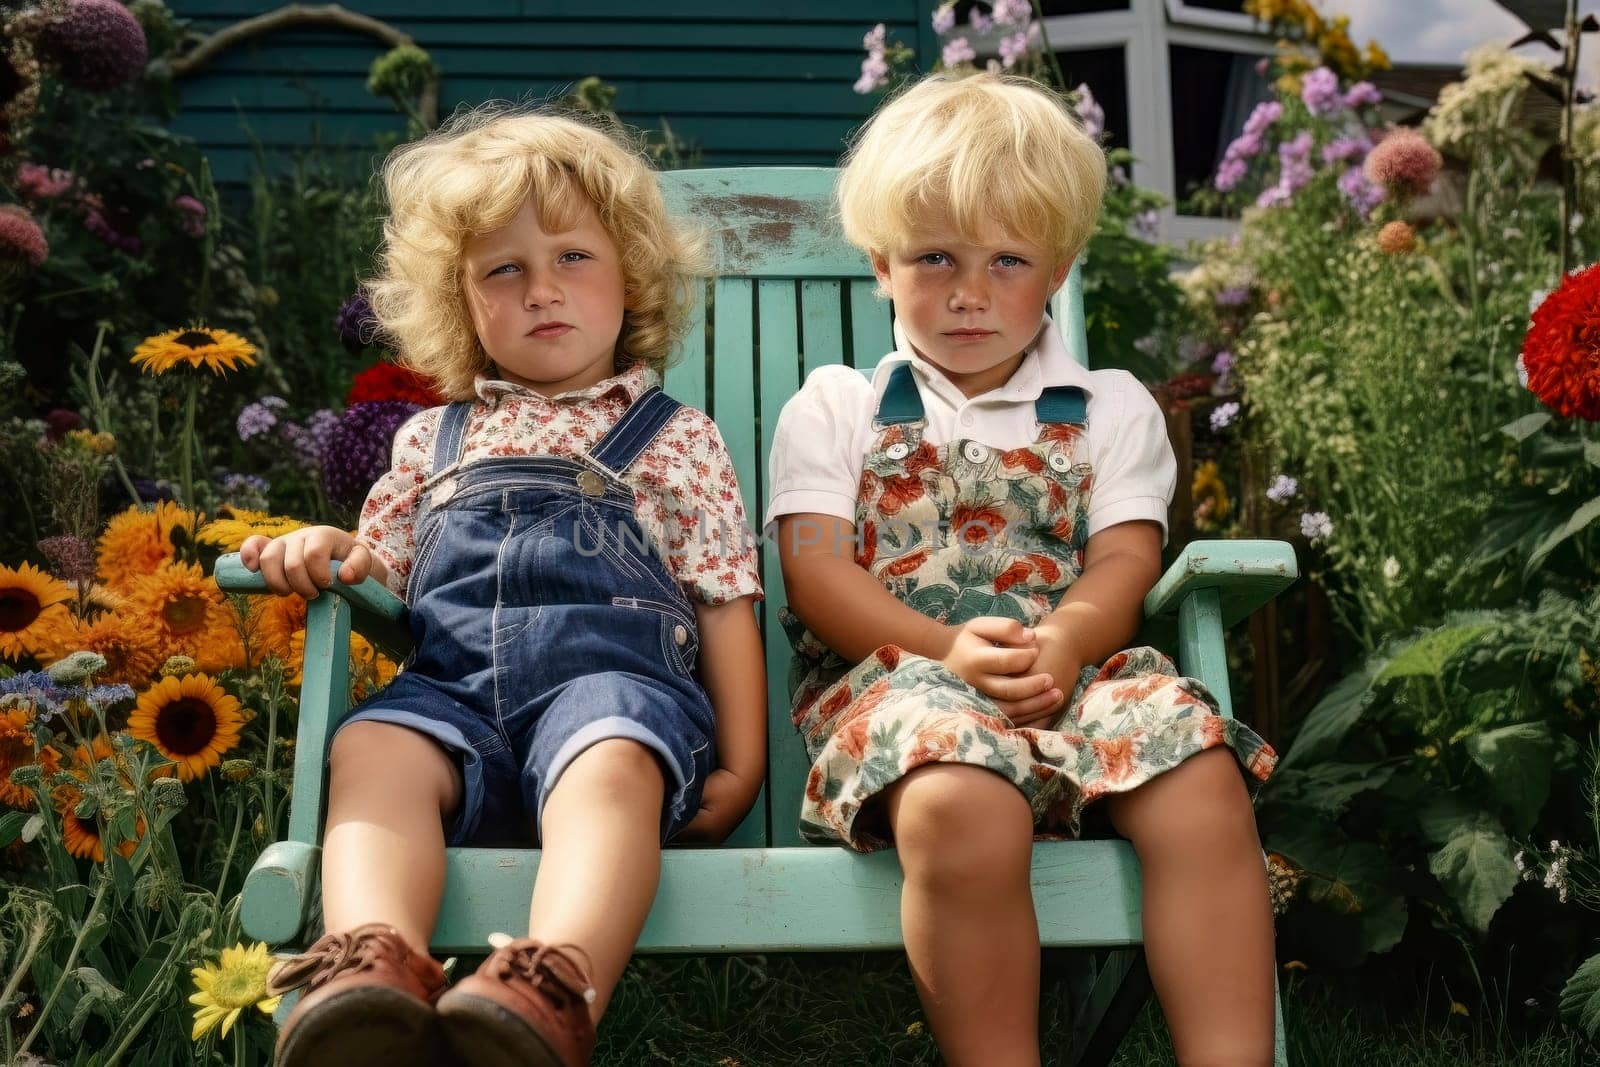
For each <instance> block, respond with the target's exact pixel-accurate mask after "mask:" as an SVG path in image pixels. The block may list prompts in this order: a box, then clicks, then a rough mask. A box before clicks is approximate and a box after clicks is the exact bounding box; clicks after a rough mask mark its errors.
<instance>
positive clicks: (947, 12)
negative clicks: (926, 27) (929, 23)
mask: <svg viewBox="0 0 1600 1067" xmlns="http://www.w3.org/2000/svg"><path fill="white" fill-rule="evenodd" d="M955 28H956V5H955V4H954V3H945V4H940V5H939V6H938V7H936V8H934V10H933V32H934V33H939V34H945V33H949V32H950V31H951V30H953V29H955Z"/></svg>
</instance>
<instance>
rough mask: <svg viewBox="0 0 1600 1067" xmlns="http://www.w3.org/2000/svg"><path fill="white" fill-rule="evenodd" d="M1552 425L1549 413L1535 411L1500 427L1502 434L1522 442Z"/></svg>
mask: <svg viewBox="0 0 1600 1067" xmlns="http://www.w3.org/2000/svg"><path fill="white" fill-rule="evenodd" d="M1549 423H1550V413H1549V412H1548V411H1535V412H1532V413H1531V414H1527V415H1524V416H1522V418H1520V419H1515V420H1513V421H1511V422H1508V423H1506V424H1505V425H1504V426H1502V427H1500V432H1501V433H1503V434H1505V435H1506V436H1507V437H1509V438H1511V439H1512V440H1513V441H1517V442H1519V443H1520V442H1522V441H1526V440H1527V439H1528V438H1530V437H1532V436H1533V435H1534V434H1536V433H1538V432H1539V431H1540V430H1542V429H1544V428H1545V427H1546V426H1547V425H1549Z"/></svg>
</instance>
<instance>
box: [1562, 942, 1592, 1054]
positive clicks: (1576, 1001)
mask: <svg viewBox="0 0 1600 1067" xmlns="http://www.w3.org/2000/svg"><path fill="white" fill-rule="evenodd" d="M1561 1015H1562V1017H1563V1018H1565V1019H1566V1020H1567V1022H1569V1023H1571V1024H1572V1025H1574V1026H1576V1027H1578V1028H1579V1029H1581V1030H1582V1031H1583V1032H1584V1033H1586V1034H1588V1035H1589V1037H1590V1039H1593V1038H1595V1037H1600V954H1596V955H1593V956H1590V957H1589V958H1588V959H1586V960H1584V961H1583V962H1582V963H1580V964H1578V969H1577V970H1576V971H1573V972H1572V977H1571V978H1569V979H1567V985H1566V988H1564V989H1562V990H1561Z"/></svg>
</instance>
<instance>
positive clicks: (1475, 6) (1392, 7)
mask: <svg viewBox="0 0 1600 1067" xmlns="http://www.w3.org/2000/svg"><path fill="white" fill-rule="evenodd" d="M1315 4H1316V7H1317V8H1318V9H1319V10H1320V11H1322V12H1323V13H1324V14H1332V15H1339V14H1343V15H1349V16H1350V36H1351V37H1353V38H1355V40H1356V42H1357V44H1365V43H1366V41H1367V39H1368V38H1376V39H1377V41H1378V43H1379V44H1381V45H1382V46H1383V48H1384V50H1385V51H1387V52H1388V53H1389V55H1390V56H1391V57H1392V58H1394V59H1395V60H1396V61H1397V62H1414V63H1451V62H1460V60H1461V56H1462V55H1463V53H1465V52H1466V51H1468V50H1469V49H1471V48H1474V47H1476V46H1477V45H1480V44H1484V43H1486V42H1491V41H1492V42H1496V43H1500V44H1510V43H1511V42H1512V41H1514V40H1516V39H1517V38H1518V37H1520V36H1522V34H1523V33H1524V32H1525V30H1524V27H1523V25H1522V23H1521V21H1519V20H1518V19H1517V18H1516V16H1514V15H1512V14H1511V13H1510V12H1508V11H1506V10H1505V9H1504V8H1502V7H1501V6H1500V5H1499V4H1497V3H1495V2H1494V0H1315ZM1578 10H1579V12H1580V13H1582V12H1594V13H1597V14H1600V0H1579V2H1578ZM1525 51H1526V53H1527V54H1528V55H1529V56H1531V57H1533V58H1536V59H1548V60H1550V61H1552V62H1554V61H1555V60H1556V59H1557V58H1559V57H1558V56H1557V55H1556V53H1554V52H1552V51H1550V50H1549V49H1548V48H1544V47H1541V46H1537V45H1535V46H1532V47H1530V48H1528V49H1525ZM1579 58H1580V61H1581V64H1582V67H1583V70H1584V72H1585V75H1586V77H1584V78H1581V79H1580V84H1587V85H1590V86H1596V85H1600V34H1585V35H1584V38H1583V47H1582V48H1581V49H1580V51H1579Z"/></svg>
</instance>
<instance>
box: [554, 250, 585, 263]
mask: <svg viewBox="0 0 1600 1067" xmlns="http://www.w3.org/2000/svg"><path fill="white" fill-rule="evenodd" d="M568 256H577V257H578V258H577V259H570V260H569V259H568V258H567V257H568ZM590 258H592V257H591V256H590V255H589V253H587V252H563V253H561V262H563V263H577V262H579V261H581V260H585V259H590Z"/></svg>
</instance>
